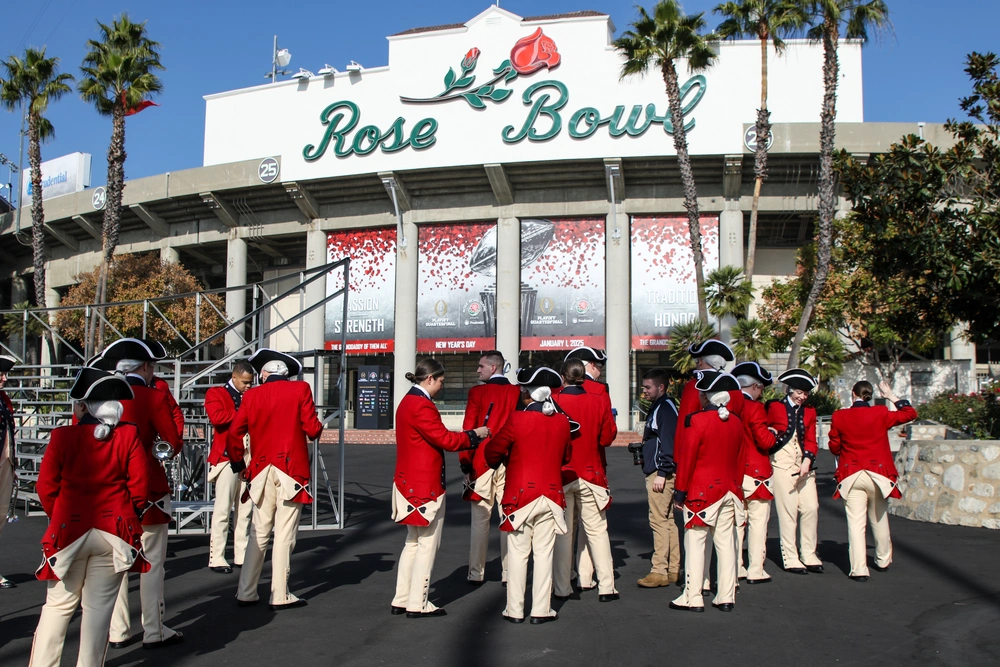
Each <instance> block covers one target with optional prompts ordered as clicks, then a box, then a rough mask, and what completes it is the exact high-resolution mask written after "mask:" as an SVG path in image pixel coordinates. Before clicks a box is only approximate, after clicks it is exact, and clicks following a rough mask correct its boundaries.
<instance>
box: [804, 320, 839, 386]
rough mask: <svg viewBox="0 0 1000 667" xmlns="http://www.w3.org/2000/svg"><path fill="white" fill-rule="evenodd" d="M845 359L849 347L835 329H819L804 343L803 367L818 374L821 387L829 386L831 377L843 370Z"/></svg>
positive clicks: (813, 373) (807, 337) (815, 374)
mask: <svg viewBox="0 0 1000 667" xmlns="http://www.w3.org/2000/svg"><path fill="white" fill-rule="evenodd" d="M845 361H847V348H845V347H844V342H843V341H842V340H841V339H840V336H839V335H838V334H837V332H835V331H830V330H828V329H818V330H816V331H813V332H812V333H810V334H809V335H808V336H806V338H805V340H804V341H803V343H802V368H804V369H806V370H807V371H809V372H810V373H811V374H812V375H814V376H816V378H817V379H818V380H819V383H820V387H823V388H826V387H828V386H829V384H830V379H831V378H834V377H836V376H838V375H840V374H841V373H842V372H843V370H844V362H845Z"/></svg>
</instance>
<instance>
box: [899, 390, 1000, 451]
mask: <svg viewBox="0 0 1000 667" xmlns="http://www.w3.org/2000/svg"><path fill="white" fill-rule="evenodd" d="M997 391H998V389H993V390H984V391H981V392H979V393H978V394H950V393H947V392H946V393H943V394H939V395H937V396H935V397H934V398H932V399H931V400H930V401H929V402H927V403H924V404H923V405H920V406H918V407H917V414H918V415H920V418H921V419H931V420H933V421H936V422H941V423H942V424H946V425H948V426H950V427H952V428H953V429H956V430H958V431H961V432H962V433H966V434H968V435H970V436H972V437H974V438H980V439H991V438H1000V398H998V394H997Z"/></svg>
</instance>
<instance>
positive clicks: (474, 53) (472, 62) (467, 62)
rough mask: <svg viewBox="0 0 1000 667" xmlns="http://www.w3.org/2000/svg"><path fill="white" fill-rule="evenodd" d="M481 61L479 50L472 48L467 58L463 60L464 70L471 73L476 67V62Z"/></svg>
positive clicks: (466, 55)
mask: <svg viewBox="0 0 1000 667" xmlns="http://www.w3.org/2000/svg"><path fill="white" fill-rule="evenodd" d="M477 60H479V49H477V48H476V47H474V46H473V47H472V48H471V49H469V52H468V53H466V54H465V58H463V59H462V69H464V70H465V71H469V70H470V69H472V68H473V67H475V66H476V61H477Z"/></svg>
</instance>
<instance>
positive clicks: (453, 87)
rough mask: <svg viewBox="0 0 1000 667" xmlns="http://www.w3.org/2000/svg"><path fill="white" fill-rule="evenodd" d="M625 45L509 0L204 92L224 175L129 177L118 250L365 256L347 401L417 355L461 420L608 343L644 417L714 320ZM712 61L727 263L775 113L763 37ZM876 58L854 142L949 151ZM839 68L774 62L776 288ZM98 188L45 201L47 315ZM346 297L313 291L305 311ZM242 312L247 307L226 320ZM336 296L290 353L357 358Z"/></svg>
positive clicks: (719, 221) (767, 223)
mask: <svg viewBox="0 0 1000 667" xmlns="http://www.w3.org/2000/svg"><path fill="white" fill-rule="evenodd" d="M614 32H615V28H614V26H613V24H612V23H611V19H610V17H609V16H607V15H605V14H602V13H600V12H594V11H582V12H576V13H572V14H563V15H554V16H535V17H525V18H522V17H519V16H516V15H514V14H512V13H510V12H508V11H506V10H503V9H500V8H498V7H490V8H489V9H487V10H486V11H484V12H483V13H481V14H479V15H478V16H476V17H474V18H472V19H471V20H469V21H467V22H465V23H457V24H453V25H443V26H434V27H426V28H417V29H413V30H407V31H406V32H402V33H399V34H396V35H392V36H390V37H389V38H388V42H389V54H388V65H387V66H385V67H378V68H371V69H368V68H362V67H360V66H357V65H354V64H352V66H350V67H348V68H347V71H345V72H337V71H335V70H333V69H332V68H324V69H323V70H320V71H319V73H318V74H316V75H313V76H308V75H302V76H301V77H296V78H293V79H292V80H288V81H280V82H277V83H274V84H268V85H263V86H257V87H253V88H246V89H240V90H233V91H228V92H223V93H218V94H215V95H209V96H207V97H206V98H205V102H206V120H205V136H204V163H203V166H201V167H198V168H194V169H189V170H185V171H179V172H172V173H164V174H160V175H157V176H152V177H148V178H139V179H134V180H130V181H128V182H127V185H126V188H125V192H124V201H123V206H122V232H121V242H120V245H119V246H118V253H147V252H158V253H160V255H161V256H162V258H163V259H165V260H167V261H173V262H181V263H182V264H183V265H184V266H185V267H187V268H188V269H190V270H191V271H192V272H193V273H194V274H195V275H197V276H198V277H199V278H200V279H201V280H202V281H203V283H205V284H206V285H208V286H210V287H220V286H225V285H241V284H246V283H252V282H254V281H259V280H263V279H268V278H274V277H279V276H285V275H287V276H288V280H289V281H290V282H289V284H294V283H295V281H296V280H297V279H298V276H299V272H300V271H302V270H305V269H309V268H313V267H318V266H322V265H324V264H326V263H328V262H331V261H334V260H337V259H340V258H342V257H345V256H348V257H350V258H351V274H350V276H351V277H350V294H349V301H348V317H347V319H346V339H347V348H348V353H349V359H350V362H349V368H350V369H351V375H350V378H351V389H350V392H351V399H350V400H352V401H353V400H355V399H356V391H357V373H356V369H357V368H359V367H360V366H362V365H365V366H379V367H383V368H384V369H386V370H387V372H388V373H391V374H392V375H391V380H390V382H391V383H392V385H393V388H394V394H395V396H396V397H397V400H398V398H399V397H401V396H402V395H403V394H404V393H405V391H406V389H407V383H406V381H405V380H404V379H403V374H404V373H405V372H406V371H408V370H412V368H413V365H414V359H415V358H416V357H418V356H421V355H438V356H439V357H440V358H441V360H442V361H443V363H444V365H445V367H446V369H447V370H448V374H447V376H446V380H447V384H446V386H445V390H444V395H443V407H444V408H445V409H452V410H460V409H461V407H462V405H463V402H464V397H465V392H466V389H467V388H468V387H469V386H471V385H472V384H474V383H475V381H476V365H477V361H478V357H479V353H480V352H481V351H483V350H487V349H492V348H497V349H499V350H500V351H502V352H503V354H504V355H505V357H506V358H507V359H508V360H510V362H511V364H512V366H513V367H517V366H518V365H526V364H536V363H548V364H557V363H558V362H559V361H561V360H562V357H563V356H564V355H565V353H566V352H567V351H568V350H570V349H572V348H574V347H577V346H580V345H589V346H593V347H597V348H604V349H606V350H607V354H608V358H609V360H608V364H607V368H606V374H605V377H604V378H603V379H605V380H607V381H608V383H609V385H610V391H611V396H612V399H613V403H614V404H615V406H616V407H619V420H620V426H622V427H628V426H630V425H631V424H630V423H629V420H630V410H628V409H621V408H628V407H630V406H631V405H632V404H633V403H634V401H635V398H636V396H637V395H638V387H639V385H640V384H641V380H639V379H638V378H641V374H642V372H643V371H645V370H647V369H648V368H651V367H654V366H657V365H661V364H667V363H668V360H667V356H666V353H665V351H664V350H665V345H666V342H667V340H668V337H669V333H670V330H671V327H672V326H674V325H676V324H678V323H681V322H686V321H689V320H691V319H693V318H695V317H696V316H697V307H696V301H695V287H694V267H693V261H692V257H691V252H690V249H689V245H688V235H687V222H686V217H685V209H684V207H683V199H682V188H681V180H680V174H679V171H678V167H677V158H676V152H675V150H674V146H673V137H672V133H673V130H674V126H673V124H672V121H671V118H670V114H669V113H668V108H667V98H666V95H665V93H664V84H663V81H662V80H661V78H660V75H659V73H658V72H656V71H653V72H650V73H649V74H647V75H646V76H644V77H639V76H631V77H626V78H622V77H621V67H622V59H621V57H620V56H619V55H618V54H617V53H616V51H615V49H614V48H613V46H612V44H611V42H612V36H613V34H614ZM717 49H718V59H717V61H716V62H715V64H714V65H713V66H712V67H711V68H709V69H708V70H705V71H702V72H690V71H688V69H687V67H686V65H685V64H683V63H681V64H680V67H679V73H680V88H681V93H682V96H683V99H682V103H683V107H684V110H685V124H686V128H687V130H688V134H687V136H688V141H689V144H690V153H691V155H692V163H693V169H694V175H695V178H696V181H697V187H698V196H699V206H700V211H701V225H702V232H703V235H704V242H705V250H706V267H705V268H706V273H707V272H708V271H710V270H711V269H712V268H716V267H718V266H720V265H737V266H742V265H743V263H744V252H745V250H744V248H745V245H746V238H747V228H748V223H749V212H750V208H751V199H752V192H753V179H754V172H753V150H752V149H753V147H754V145H755V144H754V132H753V122H754V119H755V117H756V108H757V107H758V105H759V99H760V93H759V86H760V47H759V43H758V42H756V41H747V42H731V43H723V44H720V45H719V46H718V47H717ZM861 53H862V52H861V45H860V44H858V43H853V42H843V43H842V44H841V46H840V53H839V56H840V67H841V79H840V82H839V90H838V115H837V146H838V148H843V149H846V150H848V151H849V152H851V153H854V154H855V155H859V156H867V155H871V154H873V153H879V152H883V151H885V150H886V149H887V148H888V147H889V145H890V144H891V143H892V142H894V141H896V140H898V138H899V137H901V136H903V135H904V134H908V133H916V132H918V131H921V132H923V133H924V136H925V137H926V138H927V139H929V140H930V141H932V142H934V143H940V144H947V143H948V139H949V137H948V135H947V134H946V133H945V132H944V131H943V128H942V127H941V126H939V125H927V126H921V127H920V128H918V127H917V125H916V124H904V123H865V122H864V118H863V100H862V63H861ZM821 67H822V47H821V46H818V45H812V44H809V43H808V42H806V41H804V40H803V41H790V42H789V43H788V48H787V50H786V51H785V53H784V54H783V55H781V56H780V57H779V56H776V55H775V54H774V53H773V52H772V53H771V55H770V62H769V70H770V90H769V107H770V110H771V113H772V122H773V143H772V145H771V146H770V149H769V156H770V157H769V177H768V179H767V181H766V182H765V184H764V188H763V192H762V196H761V199H760V222H759V229H758V247H759V250H758V253H757V269H756V273H755V275H754V282H755V284H757V285H758V286H762V285H766V284H769V283H770V282H771V280H772V279H774V278H781V277H785V276H788V275H790V274H792V273H793V272H794V269H795V253H796V249H797V248H799V247H800V246H801V245H802V244H803V243H805V242H806V241H807V240H809V239H811V237H812V234H813V225H814V219H815V216H816V192H817V188H816V184H817V174H818V167H819V160H818V144H819V142H818V136H819V126H818V116H819V110H820V103H821V96H822V77H821ZM101 194H102V193H101V191H99V190H97V191H95V190H87V191H82V192H78V193H75V194H70V195H65V196H61V197H56V198H53V199H50V200H48V201H47V202H46V205H45V213H46V218H47V219H46V227H45V232H46V253H47V258H48V259H47V266H48V269H47V271H48V272H47V276H48V284H49V290H48V301H49V303H48V305H50V306H54V305H58V303H59V299H60V296H61V294H65V291H66V290H67V289H68V287H70V286H71V285H73V284H74V283H75V282H76V281H75V276H77V275H78V274H79V273H81V272H83V271H89V270H92V269H93V268H94V267H95V266H96V265H97V264H98V262H99V261H100V247H101V241H100V227H101V218H102V211H101V210H100V208H101V206H103V198H102V197H101ZM838 205H839V207H840V210H842V211H846V210H848V208H849V202H846V201H845V200H844V199H843V198H841V199H840V200H839V204H838ZM21 217H22V219H23V220H28V221H30V219H31V218H30V211H29V210H28V209H25V210H24V211H22V216H21ZM28 224H30V223H28ZM14 231H15V230H14V216H13V214H10V213H8V214H6V215H4V216H3V218H2V222H0V233H2V238H3V242H2V244H0V261H2V265H3V273H2V276H0V280H2V281H3V282H0V289H2V291H3V294H2V297H3V300H2V302H0V305H2V306H3V307H10V304H12V303H14V302H17V301H23V300H25V299H27V298H28V296H27V294H28V292H30V291H31V290H30V289H28V287H27V286H28V285H29V284H30V272H31V266H32V262H31V253H30V248H28V247H24V246H22V245H19V244H18V243H15V242H13V241H12V239H11V235H12V233H13V232H14ZM278 284H279V285H280V283H278ZM336 287H337V285H336V284H335V280H334V279H333V278H331V279H330V280H329V284H327V285H323V284H321V282H318V281H317V282H315V283H313V284H311V285H309V286H308V287H307V288H306V289H305V295H304V298H299V297H298V296H296V297H295V298H293V299H289V300H288V303H287V304H286V305H285V308H286V311H287V312H295V311H297V310H299V309H300V308H302V306H303V304H309V303H316V302H318V301H320V300H322V298H323V297H324V296H325V294H326V290H334V289H335V288H336ZM275 289H277V288H275ZM247 307H248V303H246V302H244V301H243V299H229V300H228V301H227V315H228V316H229V317H230V318H238V317H240V316H242V315H243V314H244V313H245V312H246V311H247ZM340 308H341V304H340V303H339V302H338V301H334V302H331V304H330V307H329V308H328V312H327V315H326V316H325V317H324V313H323V310H322V309H317V310H315V311H314V312H312V313H310V314H309V315H308V316H307V317H305V318H304V325H303V326H302V327H301V328H296V327H292V328H291V331H288V332H283V333H282V334H281V335H279V336H275V337H274V339H273V340H271V341H269V342H270V344H271V346H273V347H282V348H284V349H296V350H312V349H322V348H326V349H332V348H334V347H336V346H337V345H339V341H340V338H341V331H340V328H341V326H342V320H341V319H339V318H338V317H337V315H336V314H337V313H338V312H340V310H339V309H340ZM220 348H221V346H220ZM215 353H216V354H218V355H220V356H221V354H222V350H221V349H220V350H217V351H216V352H215ZM974 357H975V350H974V348H971V347H970V346H967V345H965V344H963V343H962V342H961V341H960V340H958V339H957V338H956V339H955V340H954V341H951V342H950V343H949V341H947V340H946V341H943V343H942V346H941V349H940V350H939V354H938V355H937V357H936V358H937V359H939V360H946V359H964V360H966V362H965V366H964V368H965V369H966V376H963V378H962V379H961V381H960V382H959V380H956V386H961V387H963V388H968V387H969V386H970V383H971V382H972V381H973V380H974V372H975V359H974ZM970 375H971V378H970V377H968V376H970ZM956 377H957V376H956Z"/></svg>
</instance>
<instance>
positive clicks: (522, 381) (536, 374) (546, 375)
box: [515, 366, 562, 389]
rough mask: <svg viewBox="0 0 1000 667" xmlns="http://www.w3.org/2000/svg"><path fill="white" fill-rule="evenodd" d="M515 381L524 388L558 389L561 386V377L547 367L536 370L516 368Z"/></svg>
mask: <svg viewBox="0 0 1000 667" xmlns="http://www.w3.org/2000/svg"><path fill="white" fill-rule="evenodd" d="M515 381H516V382H517V383H518V384H519V385H521V386H524V387H548V388H549V389H558V388H559V387H561V386H562V376H561V375H559V373H556V372H555V371H554V370H552V369H551V368H549V367H548V366H538V367H537V368H518V369H517V377H516V378H515Z"/></svg>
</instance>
